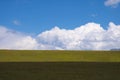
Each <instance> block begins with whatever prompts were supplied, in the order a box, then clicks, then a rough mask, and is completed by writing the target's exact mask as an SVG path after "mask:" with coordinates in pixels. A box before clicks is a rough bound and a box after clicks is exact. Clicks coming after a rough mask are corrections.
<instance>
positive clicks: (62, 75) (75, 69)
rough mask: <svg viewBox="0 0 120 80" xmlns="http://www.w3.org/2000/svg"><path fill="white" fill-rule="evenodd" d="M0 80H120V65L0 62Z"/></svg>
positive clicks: (103, 63) (101, 63)
mask: <svg viewBox="0 0 120 80" xmlns="http://www.w3.org/2000/svg"><path fill="white" fill-rule="evenodd" d="M0 80H120V63H117V62H114V63H113V62H0Z"/></svg>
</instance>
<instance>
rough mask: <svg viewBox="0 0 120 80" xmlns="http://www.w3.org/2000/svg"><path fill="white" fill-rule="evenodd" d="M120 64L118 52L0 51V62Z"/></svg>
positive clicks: (119, 53) (119, 52)
mask: <svg viewBox="0 0 120 80" xmlns="http://www.w3.org/2000/svg"><path fill="white" fill-rule="evenodd" d="M64 61H65V62H120V51H57V50H55V51H54V50H53V51H52V50H51V51H50V50H0V62H64Z"/></svg>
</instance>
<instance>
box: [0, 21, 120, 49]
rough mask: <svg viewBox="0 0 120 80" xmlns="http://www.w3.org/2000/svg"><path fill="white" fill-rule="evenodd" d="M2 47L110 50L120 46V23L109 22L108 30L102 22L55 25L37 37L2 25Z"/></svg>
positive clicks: (0, 29) (0, 46) (0, 37)
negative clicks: (74, 26)
mask: <svg viewBox="0 0 120 80" xmlns="http://www.w3.org/2000/svg"><path fill="white" fill-rule="evenodd" d="M0 48H1V49H40V50H41V49H42V50H56V49H57V50H109V49H115V48H116V49H117V48H120V25H115V24H114V23H113V22H110V23H109V28H108V29H107V30H105V29H103V27H101V26H100V24H97V23H87V24H85V25H82V26H80V27H77V28H75V29H73V30H67V29H60V28H59V27H57V26H56V27H54V28H53V29H51V30H47V31H44V32H42V33H40V34H39V35H37V36H36V37H35V38H33V37H31V36H29V35H24V34H22V33H19V32H15V31H12V30H9V29H7V28H5V27H0Z"/></svg>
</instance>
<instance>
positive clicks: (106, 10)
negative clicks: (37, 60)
mask: <svg viewBox="0 0 120 80" xmlns="http://www.w3.org/2000/svg"><path fill="white" fill-rule="evenodd" d="M105 1H106V0H0V25H2V26H5V27H7V28H10V29H13V30H16V31H20V32H25V33H34V34H38V33H41V32H43V31H45V30H50V29H52V28H53V27H54V26H59V27H60V28H65V29H74V28H76V27H79V26H81V25H84V24H86V23H88V22H95V23H99V24H101V26H103V27H104V28H105V29H106V28H107V27H108V24H109V22H114V23H115V24H120V6H119V5H118V6H117V7H112V6H105V4H104V2H105Z"/></svg>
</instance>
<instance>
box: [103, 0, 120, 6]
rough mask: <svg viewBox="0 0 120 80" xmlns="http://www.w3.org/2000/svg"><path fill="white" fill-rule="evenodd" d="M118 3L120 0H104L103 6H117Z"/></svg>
mask: <svg viewBox="0 0 120 80" xmlns="http://www.w3.org/2000/svg"><path fill="white" fill-rule="evenodd" d="M119 3H120V0H106V1H105V3H104V4H105V6H112V7H114V8H115V7H117V6H118V4H119Z"/></svg>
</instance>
